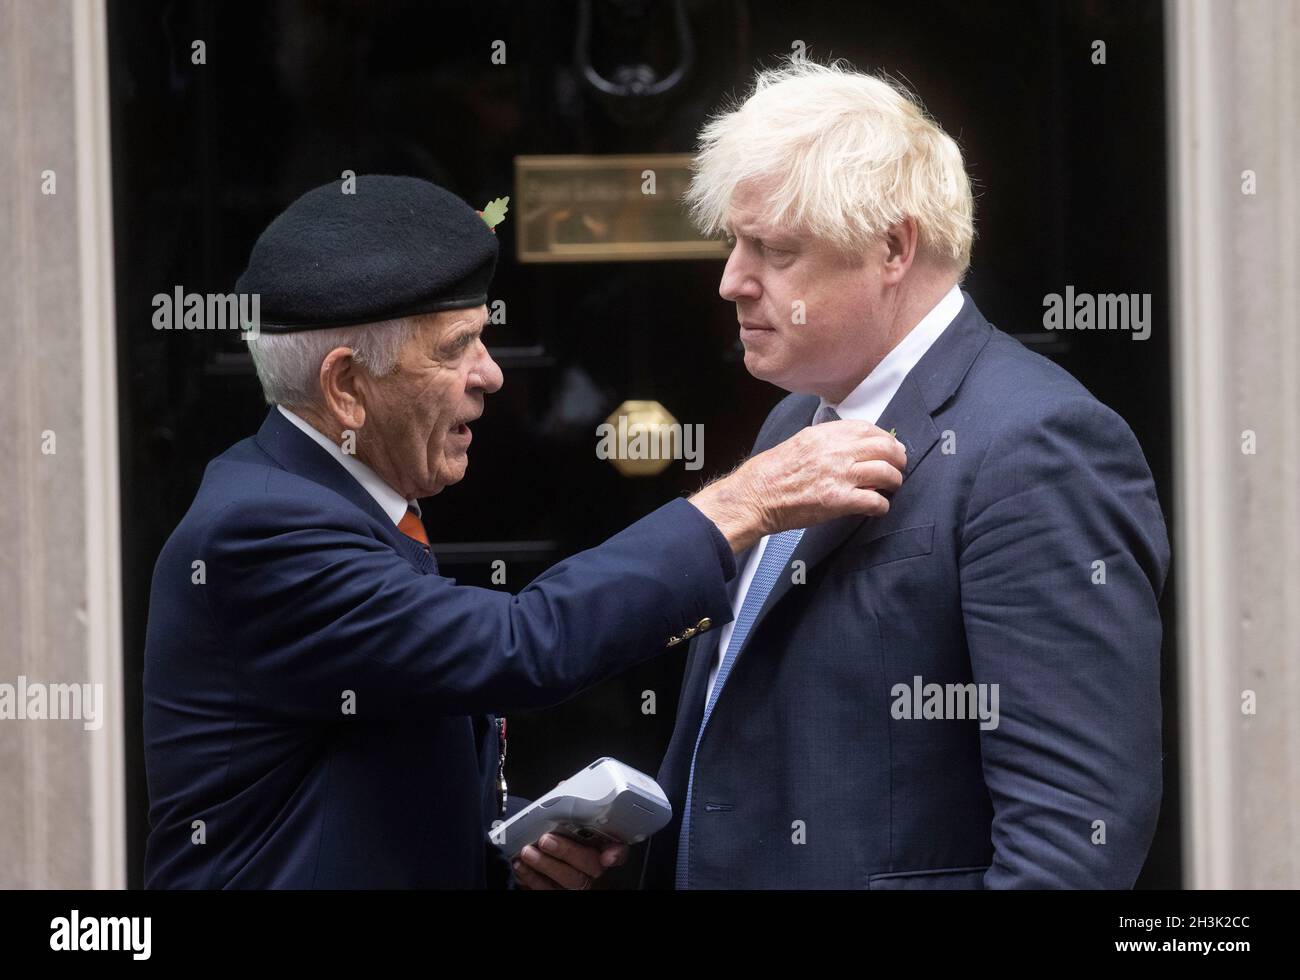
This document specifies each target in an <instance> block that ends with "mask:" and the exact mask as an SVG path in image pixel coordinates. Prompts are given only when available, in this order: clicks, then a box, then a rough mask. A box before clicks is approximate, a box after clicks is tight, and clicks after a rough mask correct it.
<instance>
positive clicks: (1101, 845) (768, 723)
mask: <svg viewBox="0 0 1300 980" xmlns="http://www.w3.org/2000/svg"><path fill="white" fill-rule="evenodd" d="M817 404H818V400H817V398H815V397H812V396H791V397H788V398H786V399H785V400H783V401H782V402H781V403H780V404H779V405H777V407H776V408H775V409H774V410H773V411H772V413H771V415H769V417H768V419H767V422H766V424H765V425H764V426H763V429H762V431H761V432H760V433H759V436H758V441H757V443H756V444H755V446H754V450H755V452H758V451H760V450H763V449H766V448H768V447H770V446H773V445H775V444H777V443H780V442H781V441H783V440H784V439H786V438H788V437H789V436H791V435H793V434H794V433H795V432H797V431H799V430H800V429H801V428H803V427H804V426H805V425H808V424H809V422H810V421H811V419H812V416H813V413H814V411H815V410H816V408H817ZM879 425H880V426H881V427H882V428H884V429H886V430H888V429H890V428H893V429H896V430H897V436H898V438H899V439H900V440H901V441H902V442H903V444H904V445H905V446H906V448H907V469H906V471H905V473H904V482H903V485H902V487H901V488H900V489H899V491H898V492H897V493H896V494H895V495H894V497H893V499H892V502H891V506H890V510H889V513H888V514H886V515H885V516H883V517H879V518H871V519H855V518H848V519H840V520H837V521H833V522H830V523H827V524H823V525H820V526H818V527H813V528H810V529H809V530H808V531H807V532H806V533H805V534H804V535H803V537H802V539H801V540H800V542H799V545H798V547H797V549H796V550H795V552H794V554H793V556H792V558H791V562H792V565H791V568H790V569H788V570H787V573H786V574H784V575H782V576H781V577H780V578H779V579H778V581H777V584H776V586H775V587H774V588H773V590H772V593H771V594H770V596H769V597H768V599H767V601H766V603H765V605H764V607H763V609H762V611H761V613H760V618H759V619H758V621H757V622H756V624H755V625H754V627H753V629H752V630H751V632H750V633H749V636H748V639H747V641H746V644H745V646H744V647H743V649H742V650H741V652H740V655H739V659H738V660H737V662H736V663H735V665H734V667H733V668H732V671H731V675H730V677H729V678H728V679H727V681H726V684H725V686H724V688H723V689H722V691H721V693H720V695H719V697H718V700H717V703H716V705H715V707H714V710H713V713H712V715H711V717H710V721H709V724H708V727H707V729H706V730H705V732H704V735H703V740H702V742H701V743H700V746H699V754H698V758H697V762H696V769H695V788H694V793H693V797H692V815H691V836H690V846H689V848H688V855H689V867H690V885H691V887H705V888H709V887H715V888H724V887H744V888H763V887H787V888H821V887H835V888H979V887H988V888H1010V887H1048V888H1058V887H1060V888H1065V887H1068V888H1128V887H1131V886H1132V884H1133V882H1134V879H1135V878H1136V877H1137V874H1138V872H1139V871H1140V869H1141V867H1142V864H1143V861H1144V859H1145V857H1146V854H1147V850H1148V847H1149V845H1150V842H1151V837H1152V833H1153V831H1154V828H1155V823H1156V815H1157V811H1158V810H1159V806H1160V795H1161V771H1160V760H1161V746H1160V636H1161V623H1160V615H1159V612H1158V610H1157V601H1158V599H1159V596H1160V592H1161V589H1162V587H1163V584H1164V581H1165V574H1166V571H1167V570H1168V566H1169V544H1168V538H1167V535H1166V531H1165V525H1164V520H1163V518H1162V516H1161V511H1160V505H1159V502H1158V501H1157V499H1156V491H1155V486H1154V484H1153V482H1152V479H1151V473H1150V471H1149V469H1148V467H1147V463H1146V460H1145V459H1144V457H1143V455H1142V450H1141V449H1140V448H1139V446H1138V443H1137V441H1136V439H1135V438H1134V436H1133V433H1132V432H1131V431H1130V429H1129V427H1128V426H1127V425H1126V424H1125V423H1124V421H1123V420H1122V419H1121V418H1120V417H1119V416H1118V415H1116V414H1115V413H1114V412H1113V411H1111V410H1110V409H1108V408H1107V407H1106V406H1104V405H1102V404H1101V403H1100V402H1098V401H1097V400H1096V399H1095V398H1093V397H1092V395H1090V394H1089V393H1088V392H1087V391H1086V390H1085V389H1084V388H1083V387H1082V386H1081V385H1080V384H1079V383H1078V382H1077V381H1075V380H1074V379H1073V378H1072V377H1070V375H1069V374H1067V373H1066V372H1065V371H1063V370H1062V369H1061V368H1059V367H1057V366H1056V365H1054V364H1053V363H1051V362H1050V361H1048V360H1047V359H1045V358H1043V357H1041V356H1039V355H1037V354H1034V353H1032V352H1031V351H1029V350H1028V349H1027V348H1025V347H1024V346H1023V345H1022V344H1020V343H1019V342H1018V341H1016V340H1015V339H1013V338H1012V337H1009V336H1008V335H1006V334H1004V333H1002V332H1001V331H999V330H996V329H995V328H993V327H992V326H990V325H989V323H988V322H987V321H985V319H984V318H983V317H982V316H981V315H980V313H979V311H978V310H977V309H976V308H975V305H974V303H973V302H972V300H971V299H970V297H969V296H967V297H966V298H965V304H964V306H963V307H962V310H961V312H960V313H959V314H958V316H957V318H956V319H955V320H954V321H953V322H952V323H951V324H950V325H949V326H948V328H947V329H946V330H945V331H944V332H943V334H941V335H940V337H939V338H938V340H936V341H935V343H934V345H933V346H932V347H931V348H930V350H928V351H927V352H926V354H925V355H924V356H923V357H922V358H921V360H920V362H919V363H918V364H917V365H916V367H915V368H914V369H913V370H912V371H911V373H910V374H908V376H907V377H906V378H905V379H904V381H903V383H902V386H901V387H900V388H899V390H898V392H897V394H896V395H895V396H894V398H893V400H892V401H891V402H890V403H889V405H888V407H887V408H886V409H885V411H884V413H883V415H882V416H881V418H880V419H879ZM1099 561H1100V562H1104V563H1105V565H1104V567H1103V566H1099V565H1094V562H1099ZM794 562H803V563H804V566H803V567H804V568H806V582H805V583H803V584H796V582H795V581H794V580H795V579H796V578H797V577H798V566H795V565H794V564H793V563H794ZM1102 571H1104V576H1105V579H1104V584H1094V581H1095V580H1096V581H1098V582H1100V578H1099V573H1100V572H1102ZM717 650H718V633H717V632H716V631H715V632H713V633H709V634H705V635H704V636H703V637H701V638H699V639H696V640H694V641H693V643H692V646H691V647H690V649H689V654H688V661H687V667H686V677H685V681H684V683H683V687H682V694H681V698H680V703H679V707H678V717H677V723H676V729H675V731H674V733H673V736H672V740H671V743H670V745H669V748H668V751H667V754H666V757H665V759H664V761H663V766H662V768H661V770H660V773H659V782H660V784H661V785H662V786H663V787H664V790H665V791H666V793H667V794H668V797H669V799H670V800H671V802H672V804H673V807H674V810H675V811H676V813H675V817H674V819H673V822H672V823H671V824H670V825H669V826H668V827H666V828H665V829H664V830H662V831H661V832H660V833H659V834H657V835H656V836H655V837H654V838H653V840H652V841H651V843H650V846H649V851H648V853H647V859H646V865H645V870H644V877H643V883H644V884H645V885H647V886H650V887H672V886H673V878H674V875H673V872H674V866H675V862H676V855H677V843H678V833H679V831H680V826H681V817H680V814H681V809H682V806H683V804H684V801H685V797H686V784H687V775H688V773H689V770H690V764H691V754H692V750H693V748H694V746H695V742H696V737H697V734H698V732H699V728H700V721H701V718H702V715H703V708H704V700H705V691H706V688H707V686H708V677H709V670H710V667H711V665H712V664H713V662H714V659H715V657H716V655H717ZM916 677H920V678H922V681H921V684H922V685H924V684H930V683H937V684H940V685H948V684H962V685H965V684H969V683H972V682H973V683H976V684H980V685H993V684H996V685H998V692H999V714H1000V719H999V723H998V725H997V727H996V728H991V729H989V730H981V728H980V725H979V722H978V721H976V720H959V719H953V718H947V719H938V718H930V719H925V718H921V719H909V718H906V717H896V716H895V714H896V712H895V710H894V709H895V706H896V705H898V704H900V700H899V699H898V698H897V697H896V695H895V693H894V688H895V685H899V684H902V685H906V686H907V687H908V688H911V687H912V686H913V685H914V684H915V683H916V682H915V681H914V678H916ZM985 690H986V691H988V692H991V688H986V689H985ZM907 701H908V703H909V704H910V702H911V698H910V697H909V698H907ZM897 713H898V714H902V712H901V709H900V710H899V711H898V712H897ZM800 840H802V843H800V842H798V841H800ZM1103 841H1104V842H1103Z"/></svg>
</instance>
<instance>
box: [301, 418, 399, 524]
mask: <svg viewBox="0 0 1300 980" xmlns="http://www.w3.org/2000/svg"><path fill="white" fill-rule="evenodd" d="M275 407H276V408H278V409H279V410H280V414H281V415H283V416H284V417H285V418H287V419H288V420H289V421H290V422H292V423H293V424H294V425H295V426H297V427H298V428H299V429H301V430H302V432H303V433H304V434H305V435H306V436H307V437H308V438H309V439H311V440H312V441H313V442H315V443H316V444H317V445H318V446H320V447H321V448H322V449H324V450H325V451H326V452H327V453H329V454H330V455H331V456H333V457H334V458H335V459H336V460H338V463H339V465H340V466H342V467H343V468H344V469H345V470H347V471H348V472H349V473H350V474H352V478H353V479H354V480H356V481H357V482H358V483H360V484H361V486H362V489H364V490H365V491H366V493H368V494H370V496H372V497H374V498H375V503H377V504H379V506H380V507H381V508H382V509H383V511H384V513H385V514H387V515H388V517H389V519H390V520H391V521H392V522H393V523H394V524H397V523H398V522H400V521H401V519H402V518H403V517H404V516H406V512H407V510H408V509H412V508H413V509H414V510H415V513H416V516H419V513H420V505H419V504H418V503H416V502H415V501H414V500H406V499H405V498H404V497H403V496H402V495H401V494H400V493H398V492H397V491H396V490H394V489H393V488H392V487H390V486H389V485H388V484H387V483H385V482H384V481H383V480H382V479H380V477H379V474H378V473H376V472H375V471H374V470H372V469H371V468H370V467H369V466H367V465H366V464H365V463H363V462H361V460H359V459H357V458H356V457H355V456H352V455H349V454H348V453H345V452H344V451H343V450H342V449H340V448H339V446H338V444H337V443H335V442H334V441H333V440H332V439H330V438H329V436H327V435H325V433H323V432H321V431H320V430H319V429H317V428H316V427H315V426H314V425H312V424H311V423H310V422H308V421H306V420H305V419H302V418H300V417H299V416H297V415H295V414H294V413H293V412H291V411H289V410H288V409H287V408H285V407H284V406H283V405H276V406H275Z"/></svg>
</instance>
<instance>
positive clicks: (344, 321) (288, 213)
mask: <svg viewBox="0 0 1300 980" xmlns="http://www.w3.org/2000/svg"><path fill="white" fill-rule="evenodd" d="M343 189H344V187H343V182H342V181H341V180H336V181H334V182H332V183H329V184H325V185H324V186H322V187H317V188H316V189H314V190H310V191H308V192H307V193H306V194H304V195H303V196H302V197H300V198H298V200H296V201H294V202H293V203H292V204H290V205H289V206H288V207H287V208H286V209H285V210H284V212H283V213H282V214H281V215H280V216H279V217H278V218H276V219H275V220H274V221H272V222H271V223H270V224H269V225H268V226H267V228H266V230H265V231H263V232H262V234H261V235H260V236H259V237H258V239H257V243H256V244H255V245H254V246H253V252H252V254H251V255H250V256H249V257H248V268H247V269H245V270H244V272H243V275H241V276H240V277H239V280H238V281H237V282H236V283H235V291H236V292H238V293H241V294H246V295H251V294H253V293H256V294H258V296H259V300H258V304H259V310H260V317H259V321H260V322H259V325H258V326H259V329H261V330H263V331H266V332H267V333H289V332H291V331H297V330H320V329H324V328H326V327H346V326H351V325H353V324H358V323H372V322H377V321H380V320H392V319H396V318H397V317H403V316H414V315H416V314H420V313H432V312H435V311H436V310H456V309H464V308H466V307H473V306H482V305H483V304H484V303H486V302H487V288H488V283H489V282H491V280H492V273H493V271H494V270H495V268H496V261H497V248H498V246H497V236H496V235H495V233H493V231H492V229H491V228H489V227H488V226H487V223H486V222H485V221H484V220H483V218H482V216H481V215H480V214H479V213H478V212H477V211H476V210H474V208H472V207H470V206H469V205H468V204H466V203H465V202H464V201H462V200H461V199H460V198H459V197H457V196H456V195H455V194H453V193H451V192H450V191H448V190H445V189H443V188H441V187H439V186H438V185H437V184H431V183H429V181H427V180H420V179H419V178H417V177H386V176H378V175H369V174H365V175H361V176H359V177H357V178H356V186H355V191H356V192H355V193H348V194H345V193H343Z"/></svg>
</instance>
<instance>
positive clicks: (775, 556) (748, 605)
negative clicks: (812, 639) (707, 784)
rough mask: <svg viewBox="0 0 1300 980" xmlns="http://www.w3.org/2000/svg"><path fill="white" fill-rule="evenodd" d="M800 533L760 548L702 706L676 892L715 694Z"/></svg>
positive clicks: (824, 418)
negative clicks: (697, 770)
mask: <svg viewBox="0 0 1300 980" xmlns="http://www.w3.org/2000/svg"><path fill="white" fill-rule="evenodd" d="M838 418H839V415H837V414H836V413H835V409H833V408H831V407H830V406H829V405H824V406H822V407H821V408H819V409H818V410H817V414H816V416H814V418H813V422H812V424H813V425H817V424H818V423H820V422H833V421H835V420H836V419H838ZM803 532H804V529H803V528H798V529H795V530H792V531H781V532H780V533H779V534H773V535H772V536H771V537H769V538H768V539H767V547H765V548H764V549H763V556H762V557H761V558H760V559H759V561H758V568H757V569H756V570H755V571H754V578H753V579H752V580H751V581H750V583H749V591H748V592H746V593H745V601H744V602H743V603H742V604H741V607H740V614H739V615H738V616H737V617H736V625H735V628H734V629H733V630H732V631H731V640H730V642H728V643H727V652H726V654H725V655H724V656H723V658H722V664H721V666H719V667H718V676H717V677H716V678H714V680H713V691H712V692H711V693H710V694H709V697H708V700H707V701H706V702H705V704H704V717H703V718H702V719H701V720H700V730H699V733H698V734H697V735H696V736H695V748H694V750H693V751H692V752H691V773H690V776H689V777H687V782H686V805H685V807H684V808H683V809H682V829H681V833H680V834H679V835H678V838H677V874H676V876H675V881H674V887H676V888H677V889H678V890H685V889H687V888H689V887H690V883H689V880H688V879H689V876H688V874H687V868H688V866H689V862H690V850H689V849H690V833H691V802H692V797H693V795H694V790H695V757H696V756H697V755H699V752H700V742H702V741H703V740H704V729H705V728H706V727H707V726H708V724H709V716H710V715H712V714H713V706H714V705H715V704H717V702H718V695H719V694H721V693H722V686H723V685H724V684H725V683H726V682H727V677H728V675H729V674H730V673H731V668H732V666H733V665H734V664H735V662H736V657H737V656H739V655H740V649H741V647H743V646H744V645H745V638H746V637H748V636H749V631H750V630H751V629H752V628H753V626H754V621H755V620H757V619H758V614H759V611H760V610H761V609H762V608H763V603H765V602H766V601H767V597H768V595H769V594H770V593H771V591H772V587H773V586H774V585H776V580H777V579H778V578H779V577H780V576H781V574H782V573H783V572H784V571H785V569H786V566H787V565H789V563H790V556H791V555H793V554H794V549H795V547H796V546H797V545H798V544H799V539H800V538H802V537H803Z"/></svg>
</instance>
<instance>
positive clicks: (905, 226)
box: [884, 218, 921, 286]
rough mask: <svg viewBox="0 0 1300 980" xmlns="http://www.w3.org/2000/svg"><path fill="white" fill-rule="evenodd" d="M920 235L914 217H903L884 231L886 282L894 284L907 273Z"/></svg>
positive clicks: (913, 258) (914, 258)
mask: <svg viewBox="0 0 1300 980" xmlns="http://www.w3.org/2000/svg"><path fill="white" fill-rule="evenodd" d="M920 237H921V236H920V229H919V228H917V226H916V219H914V218H904V219H903V220H902V221H900V222H898V223H897V224H893V225H890V226H889V228H888V229H887V230H886V231H885V268H884V279H885V282H886V283H887V284H889V285H891V286H896V285H897V284H898V283H899V282H900V281H901V280H902V278H903V276H905V275H907V270H908V269H910V268H911V267H912V263H913V262H914V261H915V260H916V250H917V246H918V244H919V241H920Z"/></svg>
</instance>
